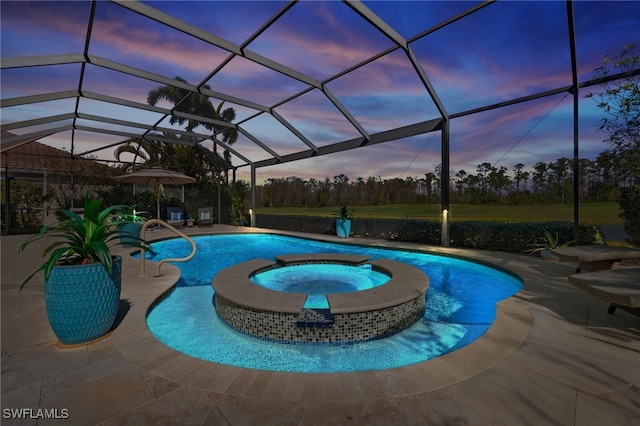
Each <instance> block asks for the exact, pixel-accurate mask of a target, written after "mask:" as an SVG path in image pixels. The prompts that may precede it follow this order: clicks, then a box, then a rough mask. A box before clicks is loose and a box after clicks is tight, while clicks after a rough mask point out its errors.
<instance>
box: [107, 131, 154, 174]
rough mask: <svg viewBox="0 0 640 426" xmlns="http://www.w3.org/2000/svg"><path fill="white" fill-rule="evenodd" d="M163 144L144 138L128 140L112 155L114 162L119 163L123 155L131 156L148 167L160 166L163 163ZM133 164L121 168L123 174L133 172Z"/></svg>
mask: <svg viewBox="0 0 640 426" xmlns="http://www.w3.org/2000/svg"><path fill="white" fill-rule="evenodd" d="M162 151H163V144H162V143H161V142H157V141H152V140H149V139H144V138H134V139H129V140H128V141H126V142H125V143H124V144H122V145H120V146H119V147H117V148H116V150H115V152H114V153H113V154H114V156H115V157H116V160H118V161H120V157H121V156H122V155H123V154H125V153H128V154H133V155H135V156H136V157H140V158H141V159H142V163H143V164H145V165H146V166H148V167H153V166H161V165H162V163H163V161H162V160H163V157H164V154H163V152H162ZM134 165H135V164H134V163H128V164H125V165H124V166H123V168H124V171H125V173H129V172H132V171H133V168H134Z"/></svg>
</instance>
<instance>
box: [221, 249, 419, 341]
mask: <svg viewBox="0 0 640 426" xmlns="http://www.w3.org/2000/svg"><path fill="white" fill-rule="evenodd" d="M275 259H276V262H273V261H269V260H266V259H255V260H251V261H248V262H244V263H240V264H237V265H234V266H231V267H229V268H227V269H224V270H222V271H220V272H219V273H218V274H217V275H216V276H215V277H214V279H213V282H212V286H213V289H214V291H215V308H216V311H217V312H218V315H219V316H220V317H221V318H222V319H223V320H224V321H225V322H226V323H227V324H228V325H229V326H231V327H233V328H234V329H236V330H238V331H240V332H241V333H244V334H248V335H252V336H255V337H258V338H261V339H266V340H273V341H282V342H301V343H336V344H349V343H358V342H365V341H369V340H375V339H380V338H383V337H387V336H390V335H392V334H395V333H397V332H400V331H402V330H404V329H406V328H407V327H409V326H411V325H412V324H414V323H415V322H416V321H418V320H419V319H420V318H421V317H422V316H423V315H424V310H425V293H426V291H427V289H428V288H429V278H428V277H427V275H426V274H425V273H424V272H422V271H420V270H419V269H417V268H414V267H413V266H410V265H407V264H404V263H401V262H396V261H393V260H390V259H378V260H374V261H369V257H367V256H361V255H350V254H336V253H327V254H322V253H321V254H318V253H314V254H296V255H286V256H276V257H275ZM307 264H322V265H326V264H330V265H331V264H333V265H348V266H351V267H354V268H356V267H360V266H362V265H365V264H370V265H371V269H372V270H373V271H376V272H378V273H382V274H385V275H387V276H388V277H389V279H388V281H387V282H385V283H384V284H382V285H378V286H376V287H373V288H369V289H366V290H361V291H350V292H341V293H328V294H327V295H326V299H327V301H328V305H329V307H328V309H324V308H320V309H319V308H308V307H305V302H306V300H307V294H304V293H290V292H284V291H277V290H272V289H269V288H265V287H262V286H259V285H257V284H255V283H254V282H253V281H252V280H251V277H253V276H255V275H257V274H260V273H262V272H265V271H270V270H273V269H274V268H286V267H288V266H293V265H307Z"/></svg>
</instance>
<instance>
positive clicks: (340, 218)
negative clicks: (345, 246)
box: [333, 203, 354, 238]
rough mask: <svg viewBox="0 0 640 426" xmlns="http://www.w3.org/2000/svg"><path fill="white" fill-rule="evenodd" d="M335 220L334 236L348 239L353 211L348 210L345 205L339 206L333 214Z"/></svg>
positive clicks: (347, 206)
mask: <svg viewBox="0 0 640 426" xmlns="http://www.w3.org/2000/svg"><path fill="white" fill-rule="evenodd" d="M333 215H334V216H335V217H337V219H336V235H337V236H338V237H340V238H349V234H350V233H351V220H352V219H353V218H354V217H353V210H352V209H350V208H349V205H348V204H346V203H343V204H340V205H339V206H338V209H337V210H336V211H335V212H334V213H333Z"/></svg>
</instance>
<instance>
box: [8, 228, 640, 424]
mask: <svg viewBox="0 0 640 426" xmlns="http://www.w3.org/2000/svg"><path fill="white" fill-rule="evenodd" d="M185 230H186V231H187V232H188V233H193V234H197V233H204V234H210V233H217V232H256V231H257V232H265V231H266V230H261V229H251V228H236V227H227V226H221V225H214V227H213V228H203V229H199V228H185ZM297 235H302V236H304V235H303V234H297ZM148 236H149V237H150V238H153V239H156V238H165V237H169V236H170V234H169V232H168V231H165V230H160V231H153V232H150V233H149V235H148ZM307 236H309V237H311V238H316V239H326V240H330V241H340V242H347V243H357V244H371V245H377V246H383V247H397V248H411V249H414V250H415V249H418V250H421V249H424V250H429V251H441V252H447V253H450V254H455V255H461V256H466V257H470V258H474V259H478V260H482V261H486V262H490V263H493V264H496V265H498V266H501V267H504V268H508V269H510V270H511V271H513V272H515V273H517V274H518V275H519V276H520V277H522V278H523V280H524V288H523V290H522V291H521V292H519V293H518V294H516V295H515V296H513V297H511V298H509V299H507V300H505V301H502V302H501V303H499V305H498V309H497V315H496V320H495V322H494V324H493V326H492V327H491V328H490V329H489V330H488V331H487V332H486V333H485V334H484V335H483V336H482V337H481V338H480V339H478V340H477V341H476V342H474V343H472V344H470V345H468V346H466V347H464V348H462V349H460V350H458V351H456V352H454V353H451V354H447V355H444V356H442V357H439V358H437V359H433V360H430V361H426V362H423V363H419V364H416V365H411V366H407V367H402V368H397V369H392V370H380V371H369V372H356V373H331V374H304V373H283V372H269V371H260V370H251V369H242V368H236V367H229V366H225V365H219V364H213V363H209V362H205V361H201V360H198V359H194V358H192V357H189V356H187V355H183V354H181V353H179V352H176V351H174V350H172V349H171V348H169V347H167V346H165V345H164V344H162V343H160V342H159V341H158V340H156V339H155V338H154V337H153V336H152V335H151V333H150V332H149V330H148V329H147V326H146V323H145V315H146V312H147V310H148V309H149V306H150V305H151V304H152V303H153V301H154V300H156V298H157V297H159V296H160V295H161V294H162V293H163V292H165V291H166V290H168V289H170V288H171V287H172V286H173V285H174V284H175V282H176V281H177V279H178V278H179V272H178V269H177V268H176V267H174V266H172V265H164V266H163V271H164V272H165V274H164V276H162V277H159V278H153V277H149V278H138V277H137V275H138V272H139V266H138V263H137V261H136V260H135V259H133V258H131V257H129V256H125V257H124V262H123V271H124V272H123V289H122V296H121V299H122V315H121V316H120V317H119V319H118V324H117V327H116V329H115V331H114V332H113V334H112V335H111V336H110V337H109V338H107V339H105V340H103V341H101V342H98V343H95V344H93V345H89V346H86V347H81V348H74V349H59V348H57V347H56V345H55V343H56V339H55V336H54V335H53V333H52V331H51V329H50V327H49V325H48V323H47V319H46V313H45V307H44V298H43V289H42V277H41V276H38V277H37V278H35V279H34V280H33V282H31V283H29V284H28V285H27V287H26V288H25V290H23V292H22V293H18V289H19V286H20V284H21V282H22V280H23V279H24V277H26V276H27V275H28V274H29V273H30V272H31V271H32V270H33V269H34V268H35V267H37V265H39V264H40V260H41V259H40V253H41V251H39V250H38V247H40V248H42V247H45V242H42V244H40V246H38V247H36V246H35V244H34V246H33V247H30V248H29V249H28V251H27V252H26V253H23V254H19V253H18V246H19V244H20V243H21V242H22V241H24V240H25V239H26V238H27V236H24V235H23V236H20V235H11V236H2V238H1V239H0V243H1V245H2V247H1V249H2V271H1V279H2V281H1V297H2V313H1V314H2V316H1V320H2V335H1V343H2V376H1V380H2V416H3V418H2V421H1V423H2V424H3V425H17V424H20V425H36V424H37V425H47V424H51V423H56V424H72V425H93V424H104V425H147V424H157V425H172V424H175V425H187V424H189V425H282V424H287V425H294V424H296V425H298V424H299V425H316V424H319V425H325V424H328V425H429V424H433V425H599V426H600V425H610V424H616V425H634V424H637V419H638V418H640V319H639V318H638V317H636V316H633V315H631V314H629V313H627V312H624V311H622V312H616V313H615V315H610V314H607V312H606V310H607V306H608V304H607V303H606V302H603V301H601V300H599V299H597V298H595V297H593V296H590V295H588V294H586V293H584V292H582V291H580V290H579V289H577V288H575V287H573V286H572V285H570V284H569V283H568V281H567V276H568V275H570V274H572V273H573V272H574V271H575V268H576V264H575V263H570V262H566V263H565V262H546V261H543V260H542V259H540V258H535V257H531V256H527V255H519V254H507V253H497V252H490V251H471V250H460V249H444V248H438V247H432V246H421V245H416V244H402V243H396V242H389V241H381V240H368V239H362V238H357V239H356V238H350V239H348V240H346V241H345V240H338V239H337V238H333V237H330V236H321V235H307ZM119 252H120V253H122V254H126V252H125V251H119ZM149 270H151V268H149V269H148V271H149ZM177 320H178V319H177ZM11 409H14V411H7V410H11ZM20 409H30V410H31V411H25V410H22V411H19V412H21V413H23V415H24V414H26V415H27V416H29V417H38V415H39V414H40V415H44V412H42V411H41V412H38V411H37V410H38V409H46V410H49V411H48V413H50V414H51V413H53V414H56V413H57V414H59V415H60V414H63V413H67V414H68V418H66V419H43V418H39V419H36V418H27V419H15V418H9V417H11V416H12V414H11V413H17V412H18V411H15V410H20ZM54 409H58V411H57V412H55V411H53V410H54ZM62 409H65V410H66V411H60V410H62Z"/></svg>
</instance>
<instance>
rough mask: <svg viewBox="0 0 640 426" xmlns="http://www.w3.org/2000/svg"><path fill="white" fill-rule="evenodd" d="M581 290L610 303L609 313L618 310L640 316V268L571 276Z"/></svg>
mask: <svg viewBox="0 0 640 426" xmlns="http://www.w3.org/2000/svg"><path fill="white" fill-rule="evenodd" d="M569 282H570V283H571V284H573V285H574V286H576V287H578V288H579V289H581V290H583V291H585V292H587V293H589V294H591V295H592V296H595V297H597V298H599V299H602V300H604V301H607V302H609V303H610V305H609V309H608V310H607V312H609V313H610V314H613V313H614V312H615V310H616V308H620V309H623V310H625V311H627V312H630V313H632V314H634V315H638V316H640V268H619V269H611V270H608V271H598V272H586V273H582V274H574V275H570V276H569Z"/></svg>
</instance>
